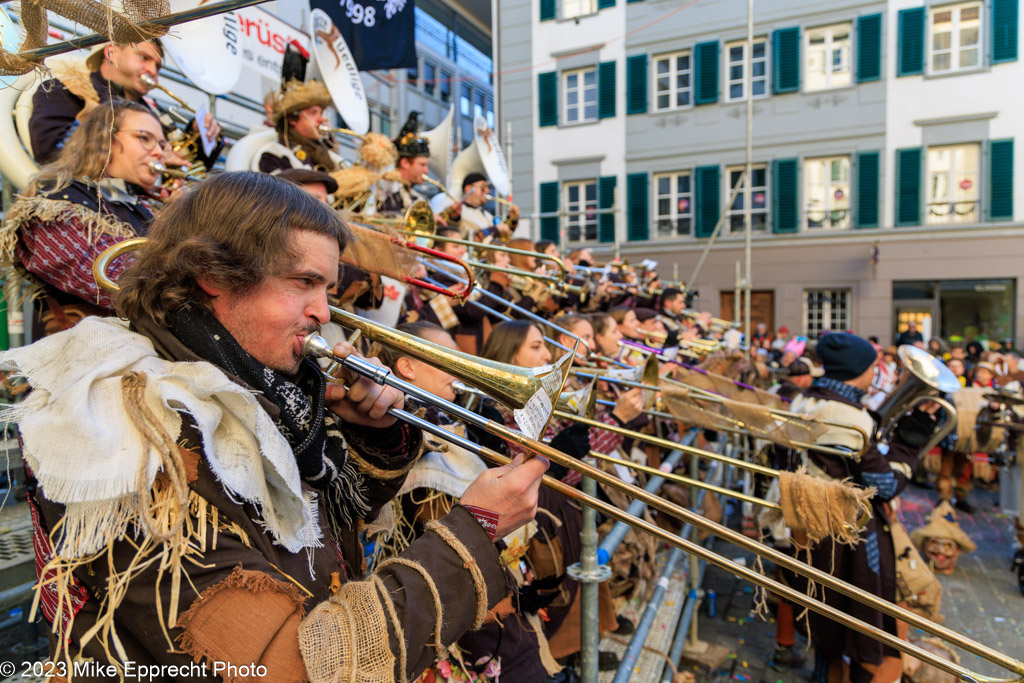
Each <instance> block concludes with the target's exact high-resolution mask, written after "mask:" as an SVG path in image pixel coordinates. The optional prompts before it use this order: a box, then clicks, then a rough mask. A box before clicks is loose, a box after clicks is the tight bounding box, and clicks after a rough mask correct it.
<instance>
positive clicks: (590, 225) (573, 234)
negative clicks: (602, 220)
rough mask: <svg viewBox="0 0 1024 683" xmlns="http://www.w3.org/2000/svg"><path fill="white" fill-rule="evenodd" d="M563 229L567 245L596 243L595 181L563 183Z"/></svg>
mask: <svg viewBox="0 0 1024 683" xmlns="http://www.w3.org/2000/svg"><path fill="white" fill-rule="evenodd" d="M564 192H565V228H566V240H567V241H568V243H569V244H573V243H582V242H596V241H597V214H596V213H594V212H595V211H596V210H597V181H596V180H577V181H573V182H569V183H565V190H564Z"/></svg>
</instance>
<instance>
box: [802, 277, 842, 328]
mask: <svg viewBox="0 0 1024 683" xmlns="http://www.w3.org/2000/svg"><path fill="white" fill-rule="evenodd" d="M850 298H851V297H850V290H848V289H805V290H804V330H805V331H806V333H807V338H808V339H818V338H819V337H821V334H822V332H825V331H826V330H827V331H829V332H844V331H846V330H848V329H850Z"/></svg>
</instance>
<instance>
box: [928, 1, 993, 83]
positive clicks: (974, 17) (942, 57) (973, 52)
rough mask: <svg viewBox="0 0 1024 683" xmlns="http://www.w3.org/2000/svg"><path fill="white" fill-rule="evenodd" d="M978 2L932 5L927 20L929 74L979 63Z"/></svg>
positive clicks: (979, 29)
mask: <svg viewBox="0 0 1024 683" xmlns="http://www.w3.org/2000/svg"><path fill="white" fill-rule="evenodd" d="M981 7H982V3H980V2H965V3H960V4H958V5H943V6H941V7H933V8H931V11H930V20H929V22H928V28H929V36H928V38H929V40H928V68H929V70H930V72H931V73H933V74H941V73H950V72H952V71H961V70H967V69H977V68H979V67H980V66H981V27H982V23H981Z"/></svg>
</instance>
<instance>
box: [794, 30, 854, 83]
mask: <svg viewBox="0 0 1024 683" xmlns="http://www.w3.org/2000/svg"><path fill="white" fill-rule="evenodd" d="M852 28H853V27H852V24H850V22H846V23H842V24H836V25H834V26H821V27H819V28H812V29H808V30H807V38H806V46H807V49H806V53H807V68H806V69H805V71H806V74H807V75H806V76H805V79H804V89H805V90H828V89H829V88H841V87H842V86H844V85H850V35H851V33H852Z"/></svg>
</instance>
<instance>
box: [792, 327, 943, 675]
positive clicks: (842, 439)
mask: <svg viewBox="0 0 1024 683" xmlns="http://www.w3.org/2000/svg"><path fill="white" fill-rule="evenodd" d="M816 353H817V355H818V357H819V358H820V359H821V362H822V365H824V368H825V374H824V376H823V377H818V378H817V379H815V380H814V383H813V384H812V385H811V386H810V387H809V388H808V389H807V390H805V392H804V393H803V395H801V396H797V397H796V398H795V399H793V403H792V406H791V409H792V411H793V412H795V413H798V414H801V415H805V416H807V417H809V418H811V419H812V420H813V419H817V420H820V421H828V422H831V423H833V424H836V423H838V424H843V425H850V426H852V427H856V428H858V429H860V430H862V432H863V433H864V434H865V435H866V437H867V438H868V441H869V442H868V444H867V447H866V449H865V448H864V446H865V444H864V443H863V439H862V438H860V437H857V436H855V435H854V434H855V432H854V430H849V429H837V428H835V427H830V428H828V429H827V430H826V431H825V432H824V433H823V434H820V435H819V436H818V437H817V438H815V439H814V443H815V444H818V445H821V446H829V447H830V448H831V449H832V450H831V451H829V452H825V451H821V450H817V449H815V448H809V449H807V450H805V451H803V452H801V453H800V457H799V458H793V457H790V456H785V457H779V459H778V460H779V462H780V464H781V463H782V462H789V463H794V460H796V461H800V462H802V464H803V466H804V467H806V468H807V469H808V471H809V473H810V474H812V475H813V476H816V477H819V478H822V479H829V480H839V481H842V480H848V481H851V482H852V483H853V484H855V485H857V486H860V487H863V488H865V489H869V490H870V491H871V497H870V498H869V502H870V505H871V512H872V516H871V519H870V520H869V521H868V522H867V524H866V525H865V526H864V528H863V529H861V532H860V542H859V543H857V544H856V545H853V546H851V545H847V544H842V543H837V542H836V541H834V540H833V539H831V538H826V539H824V540H822V541H821V542H819V543H818V544H817V545H814V546H812V547H811V548H810V564H812V565H813V566H814V567H816V568H818V569H821V570H824V571H827V572H829V573H831V574H832V575H834V576H835V577H836V578H840V579H843V580H845V581H847V582H849V583H852V584H853V585H855V586H858V587H859V588H862V589H863V590H865V591H867V592H868V593H871V594H872V595H875V596H877V597H879V598H882V599H884V600H888V601H892V602H895V600H896V552H895V549H894V546H893V540H892V535H891V532H890V528H891V523H892V520H893V516H892V508H891V507H890V501H892V500H893V498H895V497H896V496H897V495H899V493H900V492H901V491H902V490H903V489H904V488H906V486H907V484H908V483H909V481H910V478H911V476H912V475H913V472H914V469H915V468H916V466H917V459H918V456H919V451H920V450H921V447H922V446H923V445H924V444H925V443H926V442H927V441H928V439H929V438H930V437H931V435H932V433H933V432H934V429H935V422H934V420H933V418H932V416H931V415H930V414H928V413H925V412H923V411H920V410H915V411H914V412H913V413H911V414H910V415H908V416H906V417H903V418H901V421H900V422H899V424H898V425H897V427H896V429H895V430H894V436H893V437H892V439H891V440H890V441H889V443H884V442H878V441H877V438H876V432H877V431H878V429H877V425H876V424H875V419H874V417H873V416H872V414H871V413H869V412H868V410H867V409H866V408H865V407H864V406H863V404H862V402H861V401H862V399H863V397H864V394H865V392H866V391H867V389H868V388H869V387H870V386H871V382H872V380H873V379H874V368H875V365H876V363H877V359H878V353H877V352H876V351H875V349H874V347H873V346H872V345H871V343H870V342H868V341H867V340H866V339H863V338H861V337H858V336H857V335H855V334H848V333H844V332H837V333H832V334H828V335H825V336H823V337H822V338H821V339H820V340H818V344H817V348H816ZM837 448H838V449H839V450H849V451H850V455H848V456H842V455H838V454H836V453H835V452H834V451H835V449H837ZM862 450H863V453H862V454H861V455H860V457H856V455H857V453H858V452H860V451H862ZM794 464H795V463H794ZM823 597H824V600H825V601H826V602H827V603H828V604H829V605H832V606H833V607H836V608H837V609H839V610H842V611H843V612H846V613H847V614H851V615H853V616H855V617H857V618H858V619H862V620H863V621H866V622H867V623H869V624H872V625H874V626H877V627H878V628H880V629H883V630H885V631H886V632H887V633H890V634H892V635H897V631H896V622H895V620H893V619H892V618H890V617H887V616H884V615H883V614H882V613H881V612H878V611H876V610H873V609H871V608H868V607H865V606H864V605H862V604H860V603H859V602H856V601H854V600H852V599H850V598H847V597H845V596H842V595H839V594H838V593H835V592H833V591H830V590H827V589H826V590H825V591H824V596H823ZM810 619H811V623H810V629H809V630H810V633H811V634H812V636H811V637H812V642H813V644H814V646H815V665H814V675H813V676H812V680H815V681H826V680H838V677H839V676H840V675H841V674H842V672H843V667H844V659H845V660H846V661H848V662H849V680H851V681H853V683H870V681H872V680H873V679H875V680H877V679H886V677H888V678H890V679H892V680H896V679H898V678H899V675H900V671H901V664H900V653H899V652H898V651H897V650H894V649H892V648H890V647H888V646H887V645H883V644H882V643H879V642H878V641H876V640H874V639H872V638H869V637H867V636H864V635H861V634H860V633H857V632H855V631H852V630H850V629H848V628H846V627H845V626H842V625H840V624H837V623H835V622H833V621H830V620H828V619H826V618H824V617H820V616H818V615H816V614H812V615H811V616H810ZM787 649H791V648H786V647H785V643H783V642H782V641H781V640H778V641H777V644H776V651H775V654H773V657H772V665H773V668H774V666H775V664H776V660H777V659H780V660H781V659H784V658H785V655H786V654H787Z"/></svg>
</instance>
